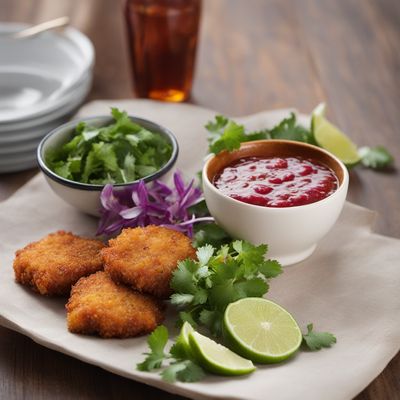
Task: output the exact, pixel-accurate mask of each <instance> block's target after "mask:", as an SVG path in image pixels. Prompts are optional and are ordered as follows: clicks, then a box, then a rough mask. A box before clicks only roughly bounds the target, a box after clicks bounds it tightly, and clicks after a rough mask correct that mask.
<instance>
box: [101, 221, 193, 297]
mask: <svg viewBox="0 0 400 400" xmlns="http://www.w3.org/2000/svg"><path fill="white" fill-rule="evenodd" d="M101 254H102V255H103V259H104V269H105V271H107V272H108V273H109V274H110V276H111V278H112V279H113V280H115V281H116V282H121V283H125V284H127V285H129V286H131V287H133V288H134V289H136V290H138V291H140V292H142V293H149V294H152V295H154V296H156V297H159V298H167V297H168V296H169V295H170V294H171V289H170V286H169V283H170V280H171V275H172V272H173V271H174V270H175V268H176V267H177V263H178V261H181V260H184V259H186V258H194V257H195V254H196V253H195V250H194V248H193V246H192V244H191V241H190V239H189V238H188V237H187V236H185V235H184V234H183V233H181V232H177V231H175V230H172V229H167V228H164V227H160V226H153V225H149V226H146V227H145V228H127V229H124V230H123V231H122V233H121V234H120V235H119V236H117V237H116V238H115V239H111V240H110V241H109V247H107V248H104V249H103V250H102V251H101Z"/></svg>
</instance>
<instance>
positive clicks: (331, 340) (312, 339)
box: [303, 324, 336, 351]
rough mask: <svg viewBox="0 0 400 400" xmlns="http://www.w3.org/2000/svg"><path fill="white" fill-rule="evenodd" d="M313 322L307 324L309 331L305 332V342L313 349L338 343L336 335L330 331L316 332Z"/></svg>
mask: <svg viewBox="0 0 400 400" xmlns="http://www.w3.org/2000/svg"><path fill="white" fill-rule="evenodd" d="M313 328H314V327H313V324H308V325H307V333H305V334H303V344H304V345H305V346H306V347H307V348H308V349H309V350H311V351H317V350H321V349H322V348H323V347H331V346H333V345H334V344H335V343H336V337H335V336H334V335H332V333H329V332H315V331H314V330H313Z"/></svg>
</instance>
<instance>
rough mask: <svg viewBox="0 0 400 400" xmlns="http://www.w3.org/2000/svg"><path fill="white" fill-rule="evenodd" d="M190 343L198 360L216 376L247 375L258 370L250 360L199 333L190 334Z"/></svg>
mask: <svg viewBox="0 0 400 400" xmlns="http://www.w3.org/2000/svg"><path fill="white" fill-rule="evenodd" d="M189 343H190V348H191V349H192V352H193V353H194V354H195V356H196V360H197V361H198V362H199V363H200V364H201V365H202V366H203V367H204V368H205V369H206V370H208V371H210V372H213V373H214V374H218V375H245V374H249V373H251V372H253V371H254V370H255V369H256V367H255V366H254V365H253V363H252V362H251V361H250V360H246V359H245V358H243V357H240V356H239V355H237V354H235V353H234V352H233V351H231V350H229V349H228V348H227V347H225V346H222V345H220V344H218V343H217V342H214V340H211V339H210V338H208V337H206V336H203V335H201V334H200V333H198V332H190V333H189Z"/></svg>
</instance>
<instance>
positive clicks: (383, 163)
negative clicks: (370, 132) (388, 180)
mask: <svg viewBox="0 0 400 400" xmlns="http://www.w3.org/2000/svg"><path fill="white" fill-rule="evenodd" d="M358 154H359V155H360V157H361V163H362V165H364V167H368V168H373V169H384V168H387V167H390V166H391V165H392V164H393V162H394V159H393V156H392V155H391V154H390V153H389V152H388V151H387V150H386V149H385V148H384V147H382V146H376V147H372V148H371V147H361V148H360V149H359V150H358Z"/></svg>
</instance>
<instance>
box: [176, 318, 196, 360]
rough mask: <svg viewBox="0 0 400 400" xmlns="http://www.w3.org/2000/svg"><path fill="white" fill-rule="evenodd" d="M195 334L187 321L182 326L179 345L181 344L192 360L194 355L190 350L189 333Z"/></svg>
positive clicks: (178, 340)
mask: <svg viewBox="0 0 400 400" xmlns="http://www.w3.org/2000/svg"><path fill="white" fill-rule="evenodd" d="M190 332H194V329H193V327H192V325H190V324H189V322H187V321H185V322H184V324H183V325H182V328H181V331H180V333H179V336H178V339H177V343H180V344H181V345H182V347H183V348H184V350H185V353H186V355H187V356H188V357H189V358H190V357H192V358H194V354H193V352H192V350H191V348H190V344H189V333H190Z"/></svg>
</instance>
